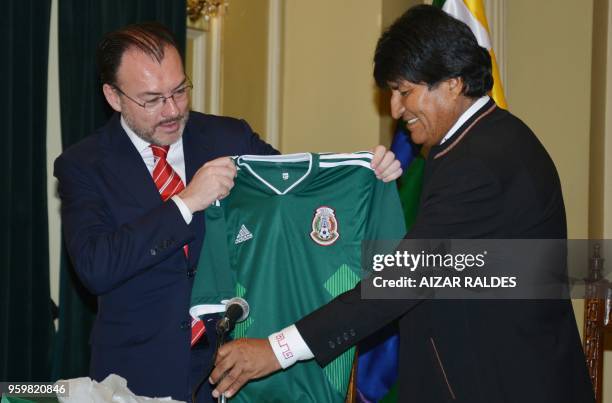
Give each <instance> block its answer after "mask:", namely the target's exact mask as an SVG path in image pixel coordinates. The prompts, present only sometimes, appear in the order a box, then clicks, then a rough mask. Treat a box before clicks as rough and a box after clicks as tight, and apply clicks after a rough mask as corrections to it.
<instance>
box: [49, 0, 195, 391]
mask: <svg viewBox="0 0 612 403" xmlns="http://www.w3.org/2000/svg"><path fill="white" fill-rule="evenodd" d="M58 13H59V24H58V26H59V33H58V35H59V70H60V95H61V99H60V106H61V121H62V144H63V146H64V148H66V147H69V146H70V145H72V144H74V143H76V142H77V141H79V140H81V139H82V138H84V137H85V136H87V135H89V134H90V133H92V132H93V131H94V130H95V129H96V128H98V127H100V126H101V125H103V124H104V123H105V121H106V120H107V119H108V117H109V116H110V113H111V109H110V107H108V105H107V104H106V101H105V100H104V96H103V95H102V90H101V84H100V80H99V78H98V73H97V69H96V65H95V51H96V47H97V44H98V42H99V41H100V39H101V38H102V35H103V34H104V33H106V32H109V31H112V30H114V29H117V28H120V27H122V26H124V25H126V24H130V23H135V22H144V21H153V20H156V21H159V22H161V23H163V24H165V25H166V26H168V27H169V28H170V30H171V31H173V32H174V33H175V35H176V37H177V41H178V44H179V48H180V49H181V50H183V49H185V39H186V26H185V24H186V15H185V2H184V1H177V0H104V1H100V0H59V3H58ZM45 43H46V42H45ZM45 77H46V72H45ZM42 144H43V146H44V142H43V143H42ZM42 161H44V158H43V160H42ZM45 211H46V210H45ZM59 305H60V321H59V330H58V333H57V336H56V339H55V350H54V357H53V372H52V379H54V380H55V379H59V378H74V377H79V376H86V375H87V374H88V372H89V343H88V342H89V333H90V330H91V326H92V324H93V320H94V315H95V309H96V308H95V297H93V296H92V295H91V294H89V293H88V292H87V290H85V288H84V287H83V286H82V285H81V284H80V282H79V281H78V279H77V277H76V275H75V272H74V268H73V267H72V265H71V263H70V259H69V258H68V256H67V253H66V250H65V247H63V250H62V260H61V268H60V303H59Z"/></svg>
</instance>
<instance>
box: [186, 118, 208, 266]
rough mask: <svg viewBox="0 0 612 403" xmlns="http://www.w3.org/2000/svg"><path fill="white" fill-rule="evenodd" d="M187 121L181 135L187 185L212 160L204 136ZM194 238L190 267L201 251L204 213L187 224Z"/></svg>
mask: <svg viewBox="0 0 612 403" xmlns="http://www.w3.org/2000/svg"><path fill="white" fill-rule="evenodd" d="M191 122H193V121H192V119H189V121H188V122H187V125H186V126H185V132H184V133H183V155H184V157H185V177H186V178H187V183H190V182H191V179H192V178H193V176H194V175H195V173H196V171H197V170H198V169H200V167H201V166H202V165H204V164H205V163H206V162H207V161H210V159H211V158H212V154H211V149H210V147H207V146H206V144H205V143H204V139H205V137H206V136H205V135H204V133H201V130H195V128H194V127H193V125H192V124H190V123H191ZM189 227H190V228H191V230H192V231H193V232H194V233H195V235H196V237H195V239H194V240H193V241H191V242H190V243H189V251H190V253H189V263H190V266H192V265H196V264H197V262H198V259H199V256H200V251H201V249H202V243H203V241H204V231H205V211H199V212H197V213H195V214H194V215H193V220H192V221H191V224H189Z"/></svg>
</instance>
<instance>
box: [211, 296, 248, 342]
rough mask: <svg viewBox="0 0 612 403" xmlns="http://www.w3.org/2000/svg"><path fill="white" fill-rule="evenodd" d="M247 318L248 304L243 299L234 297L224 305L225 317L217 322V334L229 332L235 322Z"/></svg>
mask: <svg viewBox="0 0 612 403" xmlns="http://www.w3.org/2000/svg"><path fill="white" fill-rule="evenodd" d="M247 316H249V304H248V302H246V301H245V300H244V299H242V298H239V297H235V298H232V299H230V300H229V301H227V304H225V315H224V316H223V319H221V320H220V321H218V322H217V333H219V334H224V333H228V332H230V331H231V330H232V329H233V328H234V325H236V323H237V322H242V321H243V320H245V319H246V318H247Z"/></svg>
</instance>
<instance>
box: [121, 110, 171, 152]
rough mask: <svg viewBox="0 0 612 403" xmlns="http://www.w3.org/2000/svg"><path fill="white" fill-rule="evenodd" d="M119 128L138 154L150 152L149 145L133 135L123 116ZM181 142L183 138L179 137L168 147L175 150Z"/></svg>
mask: <svg viewBox="0 0 612 403" xmlns="http://www.w3.org/2000/svg"><path fill="white" fill-rule="evenodd" d="M121 127H123V130H125V132H126V133H127V135H128V137H129V138H130V140H131V141H132V144H134V147H136V150H137V151H138V152H139V153H140V154H142V153H143V152H148V150H150V148H149V146H150V145H151V143H149V142H148V141H145V140H143V139H141V138H140V137H139V136H138V135H137V134H136V133H134V131H133V130H132V129H131V128H130V126H128V124H127V122H126V121H125V119H124V118H123V115H121ZM182 141H183V136H181V137H179V139H178V140H177V141H176V142H175V143H172V144H171V145H170V148H171V149H173V148H175V147H176V146H178V145H180V144H181V143H182Z"/></svg>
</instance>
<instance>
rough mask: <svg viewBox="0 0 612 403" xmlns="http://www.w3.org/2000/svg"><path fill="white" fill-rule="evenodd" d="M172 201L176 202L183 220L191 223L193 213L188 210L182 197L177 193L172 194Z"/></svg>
mask: <svg viewBox="0 0 612 403" xmlns="http://www.w3.org/2000/svg"><path fill="white" fill-rule="evenodd" d="M172 201H173V202H174V203H175V204H176V207H178V209H179V211H180V212H181V215H182V216H183V220H185V222H186V223H187V225H189V224H191V220H193V213H192V212H191V211H190V210H189V207H187V205H186V204H185V202H184V201H183V199H181V198H180V197H178V195H174V196H172Z"/></svg>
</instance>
